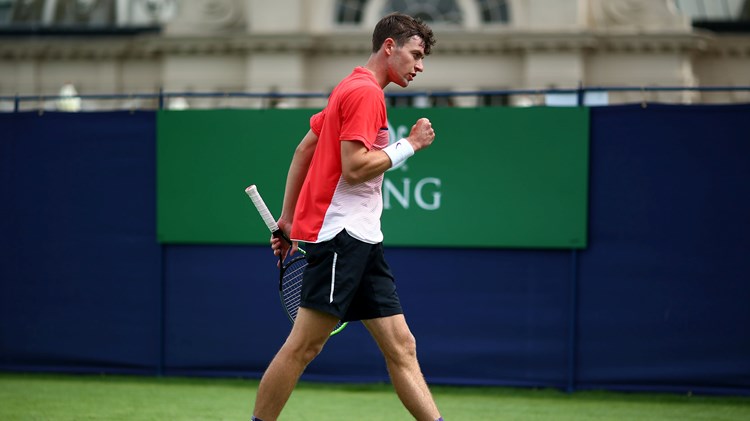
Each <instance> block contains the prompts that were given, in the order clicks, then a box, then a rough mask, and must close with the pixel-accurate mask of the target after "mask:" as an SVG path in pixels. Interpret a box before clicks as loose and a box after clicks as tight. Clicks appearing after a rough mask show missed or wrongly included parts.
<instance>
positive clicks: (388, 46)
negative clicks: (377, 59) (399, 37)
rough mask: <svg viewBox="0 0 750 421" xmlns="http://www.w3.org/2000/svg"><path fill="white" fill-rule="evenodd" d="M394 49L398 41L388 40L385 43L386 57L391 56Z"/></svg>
mask: <svg viewBox="0 0 750 421" xmlns="http://www.w3.org/2000/svg"><path fill="white" fill-rule="evenodd" d="M394 48H396V41H394V40H393V38H386V39H385V41H383V51H384V52H385V54H386V55H391V54H392V53H393V49H394Z"/></svg>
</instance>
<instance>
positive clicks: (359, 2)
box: [336, 0, 367, 24]
mask: <svg viewBox="0 0 750 421" xmlns="http://www.w3.org/2000/svg"><path fill="white" fill-rule="evenodd" d="M337 3H338V5H337V6H336V22H338V23H343V24H360V23H362V16H363V15H364V9H365V3H367V0H338V2H337Z"/></svg>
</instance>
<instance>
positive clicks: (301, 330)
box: [253, 308, 338, 421]
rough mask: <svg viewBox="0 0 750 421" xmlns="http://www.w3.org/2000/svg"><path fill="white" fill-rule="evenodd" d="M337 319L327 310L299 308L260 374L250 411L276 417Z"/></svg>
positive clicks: (266, 419)
mask: <svg viewBox="0 0 750 421" xmlns="http://www.w3.org/2000/svg"><path fill="white" fill-rule="evenodd" d="M336 323H338V319H336V318H335V317H334V316H331V315H330V314H326V313H322V312H319V311H315V310H310V309H306V308H300V309H299V313H297V320H296V321H295V323H294V326H293V327H292V332H291V333H290V334H289V337H288V338H287V340H286V342H285V343H284V345H283V346H282V347H281V349H280V350H279V352H278V353H277V354H276V356H275V357H274V358H273V360H272V361H271V364H270V365H269V366H268V368H267V369H266V372H265V373H264V374H263V378H262V379H261V381H260V385H259V386H258V393H257V395H256V398H255V409H254V410H253V415H254V416H255V417H257V418H258V419H261V420H263V421H275V420H276V419H277V418H278V417H279V414H280V413H281V410H282V409H283V408H284V405H285V404H286V402H287V400H289V396H291V394H292V391H293V390H294V386H296V385H297V381H298V380H299V378H300V376H301V375H302V372H303V371H304V370H305V367H307V365H308V364H310V362H311V361H312V360H313V359H314V358H315V357H316V356H317V355H318V354H319V353H320V351H321V350H322V349H323V345H325V343H326V341H327V340H328V335H329V334H330V332H331V331H332V330H333V328H334V327H335V326H336Z"/></svg>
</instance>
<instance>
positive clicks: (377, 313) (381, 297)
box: [300, 230, 403, 321]
mask: <svg viewBox="0 0 750 421" xmlns="http://www.w3.org/2000/svg"><path fill="white" fill-rule="evenodd" d="M306 251H307V257H306V258H307V263H308V265H307V267H306V268H305V273H304V275H303V277H302V301H301V303H300V307H305V308H311V309H315V310H319V311H322V312H324V313H328V314H332V315H334V316H336V317H338V318H339V319H340V320H341V321H354V320H366V319H375V318H378V317H387V316H393V315H395V314H401V313H403V311H402V310H401V303H400V302H399V299H398V294H396V284H395V282H394V280H393V275H392V274H391V269H390V268H389V267H388V264H387V263H386V262H385V256H384V255H383V244H382V243H378V244H369V243H365V242H362V241H359V240H357V239H355V238H352V237H351V236H350V235H349V234H348V233H347V232H346V230H343V231H341V232H340V233H339V234H338V235H336V237H335V238H333V239H332V240H329V241H324V242H322V243H308V244H307V245H306Z"/></svg>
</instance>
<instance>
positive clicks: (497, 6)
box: [477, 0, 510, 23]
mask: <svg viewBox="0 0 750 421" xmlns="http://www.w3.org/2000/svg"><path fill="white" fill-rule="evenodd" d="M477 4H478V6H479V13H480V15H481V16H482V23H508V22H509V21H510V16H509V15H508V2H507V0H477Z"/></svg>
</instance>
